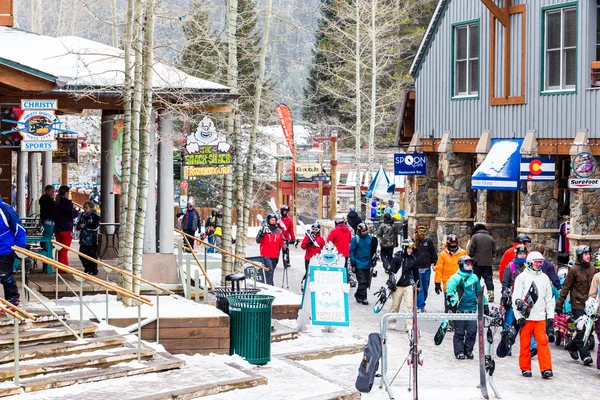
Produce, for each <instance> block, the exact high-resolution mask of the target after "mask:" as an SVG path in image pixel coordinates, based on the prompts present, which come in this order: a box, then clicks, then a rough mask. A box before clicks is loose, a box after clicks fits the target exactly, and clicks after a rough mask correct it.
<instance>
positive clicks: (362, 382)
mask: <svg viewBox="0 0 600 400" xmlns="http://www.w3.org/2000/svg"><path fill="white" fill-rule="evenodd" d="M380 358H381V336H380V335H379V333H377V332H373V333H370V334H369V340H368V342H367V346H366V347H365V350H364V351H363V358H362V361H361V362H360V366H359V367H358V376H357V377H356V383H355V384H354V386H355V387H356V390H358V391H359V392H362V393H369V392H370V391H371V389H372V388H373V382H375V375H376V374H377V370H378V369H379V359H380Z"/></svg>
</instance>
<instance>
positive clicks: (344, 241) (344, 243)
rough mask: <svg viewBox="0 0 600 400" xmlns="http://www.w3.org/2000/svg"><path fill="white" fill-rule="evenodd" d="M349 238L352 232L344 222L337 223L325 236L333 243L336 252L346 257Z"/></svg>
mask: <svg viewBox="0 0 600 400" xmlns="http://www.w3.org/2000/svg"><path fill="white" fill-rule="evenodd" d="M351 239H352V232H350V229H349V228H348V226H347V225H346V224H337V225H336V226H335V228H333V229H332V230H331V232H329V236H327V241H328V242H331V243H333V245H334V246H335V247H336V248H337V250H338V252H339V253H340V254H341V255H343V256H344V257H346V258H348V257H349V256H350V240H351Z"/></svg>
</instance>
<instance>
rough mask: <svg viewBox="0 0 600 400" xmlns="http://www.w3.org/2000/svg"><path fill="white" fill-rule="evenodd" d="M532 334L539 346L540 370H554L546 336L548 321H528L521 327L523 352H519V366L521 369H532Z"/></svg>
mask: <svg viewBox="0 0 600 400" xmlns="http://www.w3.org/2000/svg"><path fill="white" fill-rule="evenodd" d="M531 334H533V336H534V337H535V341H536V342H537V348H538V362H539V364H540V372H544V371H546V370H550V371H551V370H552V356H551V355H550V348H549V347H548V336H546V321H545V320H542V321H527V322H525V326H524V327H522V328H521V335H520V338H521V341H520V343H521V350H520V351H521V353H520V354H519V367H520V368H521V371H531V348H530V346H531Z"/></svg>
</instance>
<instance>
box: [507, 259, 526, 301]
mask: <svg viewBox="0 0 600 400" xmlns="http://www.w3.org/2000/svg"><path fill="white" fill-rule="evenodd" d="M513 260H514V258H513ZM513 264H514V269H513V267H512V265H513ZM524 270H525V264H517V263H514V262H512V261H511V262H510V263H509V264H508V265H507V268H505V269H504V276H503V277H502V293H505V292H506V290H507V289H510V290H511V291H512V290H513V287H514V286H515V279H517V276H519V275H520V274H521V272H523V271H524ZM515 298H516V297H515Z"/></svg>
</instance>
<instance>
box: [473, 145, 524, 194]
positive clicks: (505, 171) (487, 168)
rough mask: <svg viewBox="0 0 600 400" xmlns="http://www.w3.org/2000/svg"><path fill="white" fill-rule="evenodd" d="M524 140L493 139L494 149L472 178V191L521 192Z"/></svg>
mask: <svg viewBox="0 0 600 400" xmlns="http://www.w3.org/2000/svg"><path fill="white" fill-rule="evenodd" d="M522 144H523V139H493V140H492V148H491V149H490V151H489V153H488V155H487V156H486V157H485V160H483V162H482V163H481V165H480V166H479V167H478V168H477V169H476V170H475V172H474V173H473V176H472V178H471V187H472V189H478V190H481V189H483V190H519V181H520V176H519V173H520V166H521V145H522Z"/></svg>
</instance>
